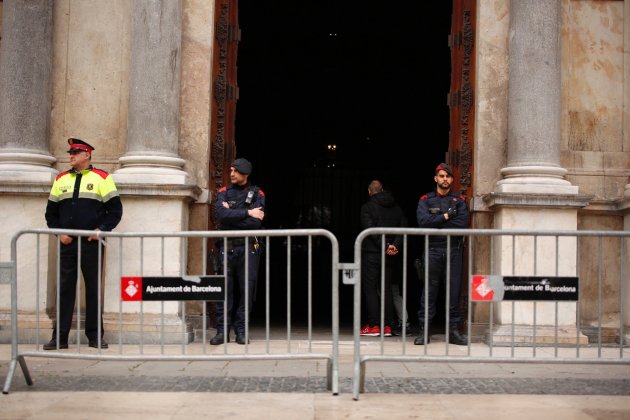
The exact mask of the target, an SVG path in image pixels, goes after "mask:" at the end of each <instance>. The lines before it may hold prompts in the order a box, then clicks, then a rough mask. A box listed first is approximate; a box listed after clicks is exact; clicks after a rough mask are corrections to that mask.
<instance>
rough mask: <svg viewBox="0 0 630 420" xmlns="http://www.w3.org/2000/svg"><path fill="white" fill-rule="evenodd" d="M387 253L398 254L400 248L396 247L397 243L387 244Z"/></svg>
mask: <svg viewBox="0 0 630 420" xmlns="http://www.w3.org/2000/svg"><path fill="white" fill-rule="evenodd" d="M385 253H386V254H387V255H396V254H398V248H396V245H392V244H390V245H388V246H387V249H386V250H385Z"/></svg>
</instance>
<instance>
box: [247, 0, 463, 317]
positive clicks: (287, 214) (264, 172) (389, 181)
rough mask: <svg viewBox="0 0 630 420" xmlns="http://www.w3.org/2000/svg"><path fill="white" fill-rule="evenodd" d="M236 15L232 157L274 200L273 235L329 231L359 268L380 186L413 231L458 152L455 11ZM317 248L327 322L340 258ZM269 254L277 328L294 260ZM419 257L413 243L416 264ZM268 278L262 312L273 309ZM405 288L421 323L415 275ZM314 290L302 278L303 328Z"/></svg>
mask: <svg viewBox="0 0 630 420" xmlns="http://www.w3.org/2000/svg"><path fill="white" fill-rule="evenodd" d="M239 3H240V4H239V24H240V28H241V30H242V39H241V42H240V43H239V50H238V51H239V52H238V62H237V66H238V85H239V88H240V95H239V100H238V103H237V111H236V151H237V156H238V157H246V158H248V159H249V160H251V161H252V163H253V166H254V171H253V173H252V175H251V178H250V179H251V181H252V182H253V183H254V184H257V185H259V186H260V187H261V188H262V189H263V190H264V192H265V194H266V196H267V216H266V220H265V226H266V228H269V229H278V228H325V229H328V230H330V231H331V232H332V233H333V234H335V236H336V237H337V239H338V240H339V245H340V254H341V262H351V261H353V259H354V257H353V250H354V240H355V238H356V236H357V235H358V233H359V232H360V231H361V226H360V222H359V210H360V207H361V205H362V204H363V203H364V202H365V201H366V200H367V199H368V195H367V186H368V184H369V182H370V181H371V180H372V179H379V180H381V181H382V182H383V184H384V187H385V188H386V189H389V190H390V191H392V192H393V193H394V195H395V197H396V198H397V200H398V203H399V204H400V206H401V207H402V208H403V210H404V211H405V213H406V215H407V217H408V220H409V226H411V227H415V226H416V221H415V208H416V205H417V202H418V198H419V197H420V196H421V195H422V194H424V193H426V192H427V191H430V190H432V189H433V188H434V186H435V184H434V182H433V169H434V168H435V166H436V165H437V164H438V163H439V162H441V161H444V159H445V157H444V156H445V153H446V151H447V149H448V139H449V108H448V106H447V104H446V97H447V93H448V91H449V85H450V75H451V71H450V49H449V47H448V42H447V40H448V35H449V32H450V29H451V8H452V5H451V2H449V1H439V2H438V1H433V2H401V3H383V2H381V1H379V2H377V1H372V0H369V1H365V0H364V1H326V0H324V1H322V0H320V1H288V0H276V1H266V2H258V1H256V2H253V1H252V2H244V1H243V2H239ZM329 145H331V147H334V149H331V148H329ZM333 145H334V146H333ZM277 245H281V243H278V244H277ZM303 245H304V244H301V243H299V241H294V243H293V244H292V265H293V266H294V271H296V272H297V271H301V272H302V273H304V269H303V265H302V264H304V263H305V262H306V253H305V251H304V247H303ZM315 245H316V246H315V248H314V255H313V258H314V261H315V263H314V265H315V267H314V276H313V277H314V278H313V281H314V289H313V292H314V316H315V318H316V320H315V321H316V322H324V323H327V322H329V320H330V269H329V268H327V269H323V267H330V266H329V265H326V263H327V262H328V263H329V260H330V258H329V255H330V254H329V253H330V248H329V246H328V242H327V240H321V241H316V243H315ZM272 251H275V252H272V253H271V255H272V261H271V269H272V270H271V271H272V275H271V277H272V284H271V287H270V291H271V294H272V317H273V318H274V319H279V320H283V319H284V318H285V316H286V306H285V304H284V302H285V301H286V290H287V286H286V254H285V253H284V251H282V252H281V251H280V248H279V247H276V243H275V242H273V243H272ZM418 252H419V250H418V246H417V244H415V243H414V241H411V242H410V247H409V253H410V254H409V262H410V263H411V261H412V260H413V258H414V257H415V256H416V254H417V253H418ZM300 267H301V268H300ZM263 270H264V267H261V275H260V277H259V278H260V281H259V286H258V295H257V300H259V299H263V298H264V295H262V293H263V291H264V287H263V286H264V283H263V282H264V271H263ZM408 276H409V277H408V279H409V280H408V282H409V285H408V299H407V305H408V309H409V316H410V319H411V321H412V322H414V321H415V319H416V311H417V301H418V299H419V289H418V284H417V283H418V281H417V278H416V277H415V275H414V271H413V269H412V267H409V274H408ZM305 281H306V278H305V275H304V274H302V275H301V277H300V275H297V274H296V277H295V278H293V279H292V286H291V291H292V299H293V307H294V315H292V316H293V319H294V320H295V321H296V322H299V321H301V320H303V319H304V318H303V315H305V313H306V311H305V309H304V310H301V311H299V310H295V308H301V307H304V306H305V305H304V304H303V301H302V299H303V298H304V297H305V296H306V286H305V285H304V284H305ZM322 286H323V287H322ZM340 291H341V305H340V306H341V314H340V316H341V318H340V319H341V322H342V324H348V323H350V322H351V321H352V310H351V308H352V288H351V287H350V286H343V285H342V286H340ZM274 302H277V304H274ZM261 303H262V301H261ZM263 309H264V305H262V304H257V305H255V307H254V314H253V316H252V320H253V322H256V319H264V313H263V312H262V310H263ZM440 312H442V311H438V313H440Z"/></svg>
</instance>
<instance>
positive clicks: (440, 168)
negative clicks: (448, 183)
mask: <svg viewBox="0 0 630 420" xmlns="http://www.w3.org/2000/svg"><path fill="white" fill-rule="evenodd" d="M440 171H444V172H446V173H447V174H449V175H450V176H453V171H452V170H451V167H450V166H448V164H447V163H443V162H442V163H440V164H439V165H438V166H436V168H435V174H436V175H437V173H438V172H440Z"/></svg>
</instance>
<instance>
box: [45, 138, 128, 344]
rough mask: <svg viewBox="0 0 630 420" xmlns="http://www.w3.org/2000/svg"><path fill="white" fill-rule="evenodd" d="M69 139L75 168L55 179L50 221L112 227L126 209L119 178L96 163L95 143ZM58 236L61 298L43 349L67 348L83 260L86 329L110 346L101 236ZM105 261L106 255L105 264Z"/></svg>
mask: <svg viewBox="0 0 630 420" xmlns="http://www.w3.org/2000/svg"><path fill="white" fill-rule="evenodd" d="M68 144H69V145H70V149H68V153H69V154H70V165H71V166H72V169H70V170H68V171H66V172H63V173H60V174H59V175H58V176H57V178H56V179H55V181H54V183H53V185H52V188H51V190H50V195H49V196H48V204H47V206H46V223H47V224H48V227H49V228H51V229H77V230H93V231H95V232H98V231H111V230H112V229H114V228H115V227H116V226H117V225H118V223H119V222H120V219H121V217H122V211H123V210H122V203H121V202H120V196H119V195H118V190H117V189H116V185H115V184H114V180H113V179H112V177H111V175H110V174H108V173H107V172H105V171H103V170H101V169H96V168H94V167H92V165H91V160H92V152H93V151H94V147H92V146H91V145H89V144H88V143H86V142H85V141H83V140H81V139H78V138H74V137H71V138H69V139H68ZM59 242H61V244H60V255H59V274H60V278H59V283H58V287H59V298H60V303H59V307H58V308H57V320H56V322H55V326H54V331H53V336H52V339H51V340H50V341H49V342H48V343H46V344H44V350H54V349H58V348H59V349H65V348H68V335H69V333H70V328H71V327H72V315H73V312H74V311H73V309H74V301H75V295H76V287H77V264H79V265H80V266H81V272H82V273H83V280H84V282H85V299H86V302H85V335H86V336H87V338H88V340H89V345H90V347H95V348H102V349H106V348H108V345H107V343H106V342H105V341H104V340H103V322H102V316H101V315H102V314H99V313H98V306H99V305H98V297H99V284H98V280H99V273H98V267H99V264H98V257H99V253H100V255H101V257H104V255H105V253H104V251H105V249H104V247H103V245H102V244H101V241H100V240H99V238H98V237H97V236H89V237H85V236H82V237H77V236H70V235H59ZM99 248H100V250H99ZM79 256H80V257H79ZM79 258H80V261H79ZM103 264H104V259H103V258H102V259H101V267H103V266H104V265H103ZM99 319H100V320H101V322H100V324H101V325H100V335H99V326H98V324H99ZM57 327H58V328H57Z"/></svg>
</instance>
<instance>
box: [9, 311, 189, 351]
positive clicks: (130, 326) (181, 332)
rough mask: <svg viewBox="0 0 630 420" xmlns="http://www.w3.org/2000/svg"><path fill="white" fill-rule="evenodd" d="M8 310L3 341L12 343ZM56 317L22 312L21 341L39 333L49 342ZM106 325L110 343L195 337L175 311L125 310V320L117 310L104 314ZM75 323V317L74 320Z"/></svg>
mask: <svg viewBox="0 0 630 420" xmlns="http://www.w3.org/2000/svg"><path fill="white" fill-rule="evenodd" d="M7 315H8V314H3V316H2V317H0V344H10V343H11V321H10V316H7ZM53 322H54V321H53V320H51V319H50V318H48V316H47V315H45V314H42V315H40V316H39V324H38V321H37V316H36V315H35V314H20V316H19V319H18V343H19V344H34V343H36V341H37V338H38V337H39V342H40V344H44V343H46V342H48V340H50V339H51V337H52V331H53V326H54V323H53ZM84 322H85V320H84V318H83V316H82V317H81V327H82V329H81V332H80V334H79V340H80V341H81V343H83V344H87V337H86V336H85V334H84V332H83V323H84ZM103 324H104V329H105V334H104V339H105V341H107V342H108V343H109V344H110V345H115V344H117V343H118V342H122V344H140V343H143V344H161V343H164V344H182V343H185V344H188V343H190V342H192V340H193V332H192V329H191V328H190V327H189V326H188V325H187V324H185V323H184V322H182V319H181V318H180V317H178V316H173V315H164V317H161V316H160V315H154V314H145V315H144V316H143V317H142V319H141V318H140V315H139V314H133V315H131V314H124V315H123V317H122V320H121V319H119V317H118V315H117V314H105V315H104V317H103ZM73 325H76V320H75V321H74V322H73ZM68 342H69V343H70V344H75V343H76V342H77V331H76V329H74V328H73V329H72V330H71V331H70V335H69V337H68Z"/></svg>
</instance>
